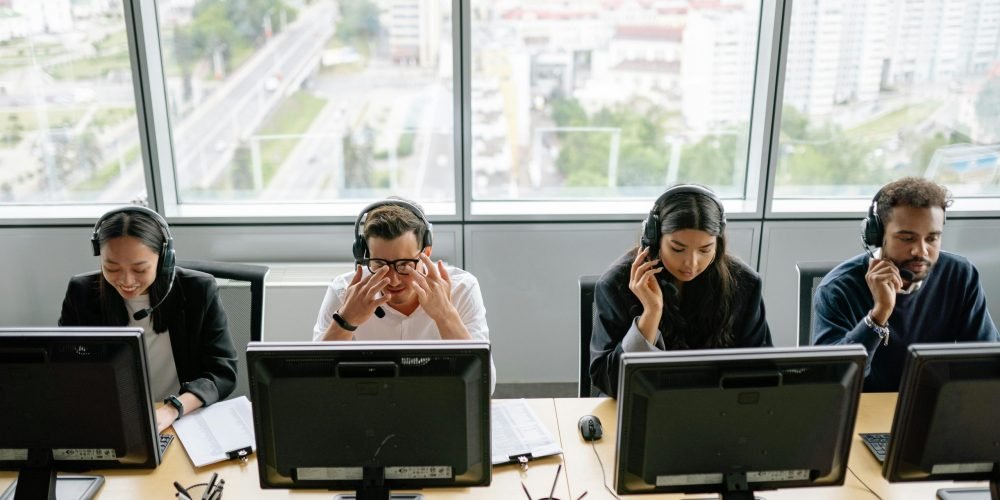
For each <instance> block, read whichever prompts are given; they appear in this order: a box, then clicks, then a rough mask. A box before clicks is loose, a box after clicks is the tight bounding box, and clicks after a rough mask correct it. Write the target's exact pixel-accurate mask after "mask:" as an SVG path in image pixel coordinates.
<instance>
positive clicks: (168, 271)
mask: <svg viewBox="0 0 1000 500" xmlns="http://www.w3.org/2000/svg"><path fill="white" fill-rule="evenodd" d="M176 265H177V253H176V252H174V243H173V242H172V241H168V242H167V243H165V244H164V248H163V255H161V256H160V274H161V275H162V276H163V277H164V278H165V279H170V277H171V276H173V274H174V267H175V266H176Z"/></svg>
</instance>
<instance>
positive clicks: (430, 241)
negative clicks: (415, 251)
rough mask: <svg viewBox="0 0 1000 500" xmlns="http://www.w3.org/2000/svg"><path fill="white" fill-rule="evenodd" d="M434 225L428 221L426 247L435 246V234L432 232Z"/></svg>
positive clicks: (425, 233) (425, 234) (425, 237)
mask: <svg viewBox="0 0 1000 500" xmlns="http://www.w3.org/2000/svg"><path fill="white" fill-rule="evenodd" d="M433 227H434V225H433V224H431V223H430V222H428V223H427V230H426V231H424V248H429V247H432V246H434V235H433V234H432V229H433Z"/></svg>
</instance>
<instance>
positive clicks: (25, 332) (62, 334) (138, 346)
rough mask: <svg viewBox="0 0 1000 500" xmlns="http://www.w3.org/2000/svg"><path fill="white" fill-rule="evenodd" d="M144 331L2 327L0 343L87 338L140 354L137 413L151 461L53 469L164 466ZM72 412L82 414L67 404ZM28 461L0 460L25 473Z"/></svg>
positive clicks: (61, 463) (75, 463)
mask: <svg viewBox="0 0 1000 500" xmlns="http://www.w3.org/2000/svg"><path fill="white" fill-rule="evenodd" d="M142 333H143V330H142V328H138V327H23V328H17V327H3V328H0V344H4V343H5V342H6V341H8V340H10V339H29V340H30V341H31V342H35V341H36V340H37V341H42V342H45V341H47V342H73V341H77V340H80V339H81V338H85V339H86V340H87V341H88V342H98V343H99V342H105V341H113V342H121V343H125V344H126V345H127V346H128V348H129V349H130V350H131V351H132V352H134V353H136V361H137V362H138V364H136V365H133V369H134V370H135V371H133V374H132V375H133V377H135V378H138V379H139V380H140V381H141V382H140V384H139V385H140V386H141V387H140V391H141V395H140V398H139V400H138V402H137V404H138V405H141V408H140V407H136V408H135V409H134V411H136V412H137V413H138V414H141V415H143V416H144V418H143V422H141V425H140V427H141V429H142V434H143V436H142V441H141V444H142V448H143V449H144V450H145V454H146V456H147V459H146V460H144V461H137V462H121V461H108V460H94V461H89V460H72V461H66V460H55V459H53V460H52V466H53V468H54V469H56V470H59V471H67V472H80V471H87V470H96V469H153V468H156V467H157V466H159V465H160V463H161V462H162V459H163V457H162V456H161V455H160V446H159V435H158V432H157V430H156V411H155V407H154V404H153V401H152V399H151V396H150V393H151V391H150V386H149V368H148V364H147V360H146V345H145V343H144V342H143V340H142ZM79 405H81V406H85V405H86V395H85V394H82V395H81V400H80V402H79ZM66 410H67V411H68V412H72V411H79V410H80V406H78V405H76V404H74V403H73V402H67V404H66ZM28 465H29V464H28V462H27V461H24V460H4V461H0V470H15V471H16V470H21V469H23V468H24V467H26V466H28Z"/></svg>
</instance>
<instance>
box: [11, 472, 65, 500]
mask: <svg viewBox="0 0 1000 500" xmlns="http://www.w3.org/2000/svg"><path fill="white" fill-rule="evenodd" d="M22 499H24V500H37V499H47V500H56V469H55V468H54V467H35V466H27V467H25V468H23V469H21V472H19V473H18V475H17V487H16V489H15V490H14V500H22Z"/></svg>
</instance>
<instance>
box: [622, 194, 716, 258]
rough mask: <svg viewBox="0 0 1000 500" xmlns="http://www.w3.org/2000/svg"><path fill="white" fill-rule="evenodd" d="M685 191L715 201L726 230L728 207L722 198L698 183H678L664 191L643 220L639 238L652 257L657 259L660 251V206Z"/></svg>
mask: <svg viewBox="0 0 1000 500" xmlns="http://www.w3.org/2000/svg"><path fill="white" fill-rule="evenodd" d="M684 193H690V194H701V195H705V196H707V197H708V198H709V199H711V200H712V201H713V202H715V205H716V206H718V207H719V214H721V215H722V221H721V222H720V225H721V229H720V231H725V230H726V209H725V208H723V206H722V200H720V199H719V197H718V196H716V195H715V193H713V192H712V190H711V189H708V188H706V187H703V186H699V185H697V184H678V185H676V186H673V187H671V188H669V189H667V190H666V191H664V192H663V194H661V195H660V197H659V198H657V199H656V202H655V203H653V208H652V209H651V210H650V211H649V215H647V216H646V218H645V219H644V220H643V221H642V236H641V237H640V238H639V243H640V245H641V247H642V248H647V247H648V248H649V258H650V259H655V258H656V257H657V256H658V255H659V253H660V213H659V212H660V207H662V206H663V205H664V204H665V203H666V202H667V200H668V199H670V198H671V197H673V196H676V195H679V194H684ZM640 250H641V249H640Z"/></svg>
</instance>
